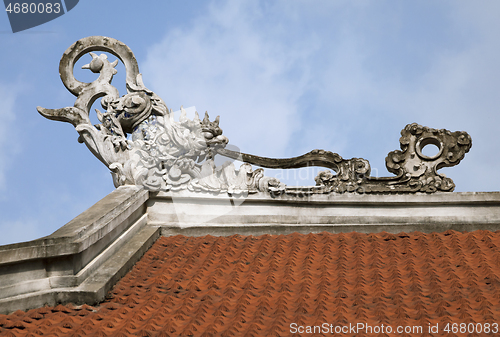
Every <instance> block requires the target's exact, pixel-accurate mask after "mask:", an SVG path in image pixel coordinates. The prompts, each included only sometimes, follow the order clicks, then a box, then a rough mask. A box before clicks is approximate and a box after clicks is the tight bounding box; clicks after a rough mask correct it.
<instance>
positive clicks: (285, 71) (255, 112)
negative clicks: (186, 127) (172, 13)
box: [142, 1, 311, 156]
mask: <svg viewBox="0 0 500 337" xmlns="http://www.w3.org/2000/svg"><path fill="white" fill-rule="evenodd" d="M281 34H282V33H281V28H280V27H279V26H273V25H272V24H269V23H268V22H267V23H266V22H265V20H264V19H263V14H262V8H260V7H259V6H258V3H256V2H252V1H243V2H236V1H227V2H225V3H222V4H220V6H216V5H214V4H213V5H212V6H209V10H208V12H207V13H205V14H204V16H203V17H201V18H196V20H193V25H192V26H191V27H190V28H188V29H184V30H181V29H178V30H175V31H170V32H169V33H168V34H167V35H166V36H165V38H164V39H163V40H162V41H161V42H160V43H158V44H157V45H155V46H154V47H153V48H152V49H151V50H150V52H149V53H148V58H147V61H146V63H145V64H144V65H143V66H142V70H143V73H144V80H145V82H146V85H147V86H149V87H151V88H152V89H153V90H155V92H156V93H157V94H159V95H160V96H161V97H162V98H163V99H164V100H165V102H166V103H167V105H169V107H171V108H173V110H177V109H178V107H179V106H180V105H184V106H191V105H196V106H197V107H198V108H199V109H200V110H201V111H199V112H200V114H201V113H204V111H205V110H208V112H209V114H210V115H211V119H213V118H215V116H217V115H221V127H222V129H223V130H224V133H225V135H226V136H227V137H228V138H229V140H230V143H232V144H234V145H236V146H238V147H240V148H241V149H242V151H244V152H251V153H257V154H261V155H269V156H272V155H280V154H283V151H284V149H285V147H286V146H287V144H288V142H289V138H290V136H291V134H292V132H293V131H294V130H297V129H298V128H299V124H298V122H297V118H298V116H299V111H298V104H297V99H298V97H299V96H300V94H301V93H302V91H303V87H304V83H305V79H306V77H307V69H306V68H305V64H306V62H302V61H303V60H304V59H305V58H307V55H308V53H309V51H308V50H310V49H311V48H309V47H311V46H307V45H306V46H304V48H303V49H297V48H292V47H290V46H289V45H287V44H286V43H285V42H284V41H283V40H282V39H281V38H280V37H281ZM291 72H293V73H294V74H295V75H294V76H295V79H294V80H293V81H290V73H291ZM270 144H272V146H270Z"/></svg>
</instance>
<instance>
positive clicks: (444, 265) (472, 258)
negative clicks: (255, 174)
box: [0, 231, 500, 336]
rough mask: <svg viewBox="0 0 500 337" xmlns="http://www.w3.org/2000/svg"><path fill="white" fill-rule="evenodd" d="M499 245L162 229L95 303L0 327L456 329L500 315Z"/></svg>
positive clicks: (448, 238)
mask: <svg viewBox="0 0 500 337" xmlns="http://www.w3.org/2000/svg"><path fill="white" fill-rule="evenodd" d="M499 246H500V232H489V231H476V232H470V233H459V232H454V231H447V232H444V233H432V234H424V233H418V232H414V233H400V234H389V233H378V234H374V233H371V234H361V233H348V234H329V233H320V234H308V235H301V234H297V233H294V234H290V235H279V236H271V235H263V236H259V237H252V236H241V235H234V236H231V237H213V236H204V237H185V236H172V237H162V238H160V239H159V240H158V241H157V242H156V243H155V244H154V245H153V246H152V247H151V249H150V250H149V251H148V252H147V253H146V254H145V255H144V257H143V258H142V259H141V261H139V262H138V263H137V264H136V266H135V267H134V268H133V269H132V270H131V271H130V272H129V273H128V274H127V275H126V276H125V277H124V278H123V279H122V280H121V281H119V282H118V284H116V286H115V287H114V288H113V289H112V290H111V291H110V293H109V294H108V297H109V298H108V299H107V300H106V301H105V302H104V303H101V305H99V306H96V307H92V306H89V305H82V306H73V305H58V306H56V307H52V308H49V307H44V308H39V309H34V310H30V311H28V312H23V311H16V312H14V313H12V314H10V315H0V335H1V336H38V335H42V334H43V335H50V336H71V335H73V336H86V335H89V334H92V335H94V336H130V335H134V336H289V335H292V334H291V332H290V324H291V323H297V325H301V326H314V325H321V324H323V323H329V324H334V325H341V324H347V325H348V324H349V323H352V324H356V323H365V324H369V325H373V326H376V325H380V324H385V325H391V326H393V327H396V326H398V325H401V326H414V325H420V326H423V328H424V329H423V334H420V335H426V336H454V335H457V334H454V333H452V332H450V333H445V332H444V331H442V329H443V328H444V326H445V324H447V323H469V322H472V323H490V324H491V323H495V322H497V321H498V320H499V319H500V269H499V267H500V252H499V251H498V249H497V247H499ZM429 323H430V324H436V323H439V324H440V328H441V331H440V332H439V333H437V334H436V333H429V332H428V331H427V328H428V325H429ZM295 335H297V336H298V335H300V334H295ZM303 335H308V336H309V335H310V336H315V335H318V336H322V335H325V334H321V333H319V334H318V333H316V334H314V333H311V334H303ZM326 335H330V334H326ZM331 335H334V334H331ZM337 335H338V334H337ZM365 335H370V334H365V333H364V332H362V333H358V334H357V336H365ZM376 335H377V336H386V335H391V334H386V333H379V334H376ZM400 335H401V336H414V335H415V334H411V333H406V334H405V333H403V334H400ZM470 335H471V336H473V335H480V334H470Z"/></svg>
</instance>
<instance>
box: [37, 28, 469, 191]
mask: <svg viewBox="0 0 500 337" xmlns="http://www.w3.org/2000/svg"><path fill="white" fill-rule="evenodd" d="M97 51H102V52H108V53H110V54H112V55H114V56H116V57H117V60H114V61H113V62H110V61H109V60H108V57H107V55H106V54H101V55H97V54H95V53H94V52H97ZM86 54H89V55H90V56H91V58H92V59H91V60H90V62H89V63H88V64H86V65H84V66H83V67H82V68H84V69H89V70H90V71H92V72H94V73H96V74H99V76H98V78H97V79H96V80H95V81H93V82H91V83H84V82H80V81H78V80H77V79H75V77H74V75H73V68H74V66H75V64H76V62H77V61H78V60H79V59H80V58H81V57H82V56H84V55H86ZM118 61H121V62H122V63H123V64H124V65H125V70H126V87H127V93H126V94H125V95H124V96H121V97H120V95H119V93H118V90H117V89H116V88H115V87H114V86H112V85H111V81H112V79H113V76H114V75H115V74H116V72H117V70H116V69H115V67H116V65H117V64H118ZM59 73H60V75H61V79H62V81H63V83H64V85H65V86H66V88H67V89H68V90H69V91H70V92H71V93H72V94H74V95H75V96H76V97H77V99H76V101H75V103H74V105H73V106H72V107H66V108H61V109H44V108H41V107H38V108H37V109H38V111H39V112H40V114H42V115H43V116H44V117H46V118H48V119H52V120H58V121H63V122H68V123H71V124H72V125H73V126H74V127H75V129H76V130H77V131H78V133H79V135H80V136H79V138H78V141H79V142H81V143H85V144H86V145H87V147H88V148H89V150H90V151H91V152H92V153H93V154H94V155H95V156H96V157H97V158H98V159H99V160H100V161H102V162H103V163H104V165H106V166H107V167H108V168H109V170H110V171H111V173H112V176H113V182H114V184H115V186H116V187H118V186H121V185H143V186H145V187H146V188H147V189H149V190H151V191H177V190H181V189H189V190H191V191H194V192H200V193H201V192H204V193H221V192H226V193H230V194H236V195H239V194H246V193H255V192H258V191H264V192H270V193H271V194H272V195H273V196H276V195H279V194H282V193H288V194H292V195H293V194H294V195H308V194H315V193H346V192H348V193H413V192H426V193H432V192H436V191H442V192H447V191H453V189H454V187H455V184H454V183H453V181H452V180H451V179H450V178H448V177H445V176H444V175H442V174H439V173H438V172H437V171H438V170H439V169H440V168H442V167H449V166H454V165H457V164H458V163H459V162H460V161H461V160H462V159H463V158H464V156H465V153H467V152H469V150H470V148H471V146H472V141H471V137H470V136H469V135H468V134H467V133H466V132H463V131H457V132H450V131H448V130H445V129H441V130H436V129H431V128H428V127H423V126H421V125H418V124H416V123H413V124H409V125H407V126H406V127H405V128H404V129H403V130H402V131H401V139H400V147H401V150H396V151H392V152H390V153H389V154H388V156H387V158H386V166H387V169H388V170H389V172H391V173H393V174H395V176H393V177H382V178H379V177H372V176H370V172H371V168H370V163H369V162H368V161H367V160H366V159H363V158H352V159H343V158H342V157H341V156H340V155H339V154H337V153H333V152H330V151H324V150H313V151H311V152H309V153H306V154H304V155H302V156H299V157H293V158H283V159H277V158H266V157H259V156H255V155H251V154H246V153H240V152H235V151H231V150H228V149H226V148H225V147H226V145H227V144H228V139H227V138H226V137H225V136H223V135H222V129H221V128H220V127H219V116H217V118H216V119H215V120H214V121H210V119H209V116H208V113H205V117H204V119H203V120H200V118H199V116H198V113H196V115H195V117H194V119H193V120H191V119H189V118H187V116H186V112H185V110H184V109H183V108H182V107H181V115H180V117H179V120H178V121H176V120H174V115H173V113H172V110H169V109H168V108H167V106H166V104H165V103H164V102H163V100H162V99H161V98H160V97H158V96H157V95H156V94H155V93H154V92H152V91H151V90H149V89H147V88H146V87H145V86H144V84H143V81H142V75H141V74H140V73H139V66H138V65H137V61H136V59H135V57H134V54H133V53H132V51H131V50H130V48H128V47H127V46H126V45H125V44H123V43H122V42H120V41H117V40H115V39H112V38H109V37H102V36H91V37H87V38H84V39H81V40H78V41H77V42H75V43H74V44H73V45H72V46H71V47H69V48H68V49H67V50H66V51H65V52H64V54H63V56H62V58H61V62H60V64H59ZM99 98H101V106H102V108H103V109H104V110H105V111H103V112H101V111H99V110H97V109H96V114H97V118H98V120H99V121H100V123H101V124H98V125H92V123H91V121H90V118H89V114H90V109H91V107H92V105H93V104H94V102H95V101H96V100H97V99H99ZM429 144H432V145H435V146H436V147H437V149H438V153H437V154H435V155H432V156H427V155H425V154H424V153H423V148H424V147H425V146H427V145H429ZM217 154H219V155H222V156H225V157H228V158H232V159H237V160H240V161H243V162H244V164H243V165H242V166H241V167H240V168H239V170H236V168H235V167H234V165H233V164H232V163H231V162H226V163H225V164H223V165H222V166H220V167H216V166H215V164H214V156H215V155H217ZM250 164H252V165H256V166H260V167H265V168H273V169H292V168H301V167H308V166H319V167H325V168H328V169H330V170H332V171H333V172H332V171H330V170H326V171H322V172H320V173H319V174H318V176H317V177H316V178H315V181H316V186H309V187H287V186H285V185H284V184H282V183H281V182H279V181H278V180H277V179H275V178H270V177H265V176H264V172H263V169H261V168H259V169H256V170H253V169H252V166H251V165H250Z"/></svg>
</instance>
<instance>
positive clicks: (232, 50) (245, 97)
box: [0, 0, 500, 244]
mask: <svg viewBox="0 0 500 337" xmlns="http://www.w3.org/2000/svg"><path fill="white" fill-rule="evenodd" d="M499 16H500V2H498V1H480V2H472V1H456V0H453V1H439V2H438V1H395V0H393V1H337V0H336V1H330V0H329V1H290V0H282V1H257V0H254V1H230V0H220V1H166V0H165V1H148V2H139V1H128V0H123V1H96V0H82V1H80V3H79V4H78V5H77V6H76V7H75V8H74V9H73V10H72V11H70V12H68V13H67V14H65V15H63V16H61V17H59V18H57V19H55V20H53V21H51V22H48V23H46V24H44V25H41V26H38V27H35V28H32V29H30V30H27V31H24V32H19V33H16V34H13V33H12V32H11V29H10V26H9V22H8V19H7V14H6V13H4V14H0V46H1V48H2V53H0V69H1V70H0V102H1V105H0V212H1V214H2V216H1V217H0V233H1V235H0V244H7V243H14V242H19V241H25V240H31V239H36V238H38V237H41V236H45V235H48V234H50V233H52V232H53V231H55V230H56V229H57V228H59V227H61V226H62V225H64V224H65V223H66V222H68V221H69V220H71V219H72V218H74V217H75V216H77V215H78V214H80V213H81V212H83V211H84V210H85V209H87V208H88V207H90V206H91V205H92V204H94V203H95V202H97V201H98V200H100V199H101V198H102V197H104V196H105V195H106V194H108V193H109V192H111V191H112V190H113V189H114V186H113V183H112V179H111V175H110V174H109V172H108V170H107V168H106V167H104V165H102V164H101V163H100V162H99V161H98V160H97V159H96V158H95V157H94V156H93V155H92V154H91V153H90V151H89V150H88V149H87V148H86V147H85V145H82V144H79V143H78V142H77V136H78V134H77V132H76V131H75V130H74V128H73V127H72V126H71V125H70V124H67V123H60V122H54V121H49V120H46V119H44V118H43V117H42V116H40V115H39V114H38V113H37V111H36V106H42V107H45V108H61V107H66V106H72V105H73V103H74V100H75V98H74V96H72V95H71V94H70V93H69V92H68V91H67V90H66V89H65V88H64V86H63V84H62V83H61V81H60V79H59V74H58V65H59V60H60V58H61V56H62V53H63V52H64V51H65V50H66V49H67V48H68V47H69V46H70V45H71V44H72V43H73V42H75V41H76V40H78V39H80V38H83V37H86V36H91V35H104V36H110V37H113V38H115V39H118V40H120V41H122V42H124V43H126V44H127V45H128V46H129V47H130V48H131V49H132V50H133V52H134V54H135V55H136V58H137V60H138V62H139V67H140V70H141V72H142V73H143V79H144V83H145V84H146V86H147V87H148V88H150V89H152V90H153V91H155V92H156V93H157V94H158V95H159V96H160V97H162V98H163V100H164V101H165V102H166V103H167V105H168V107H169V108H172V109H173V110H174V111H175V110H178V109H179V107H180V106H181V105H183V106H184V107H193V106H195V107H196V109H197V110H198V111H199V112H200V113H203V112H204V111H206V110H207V111H208V112H209V114H210V115H211V117H212V118H214V117H215V116H217V115H220V116H221V127H222V129H223V130H224V134H225V135H226V136H227V137H228V138H229V141H230V144H233V145H235V146H237V147H239V148H240V149H241V150H242V151H243V152H246V153H252V154H257V155H262V156H274V157H290V156H297V155H301V154H303V153H306V152H308V151H310V150H312V149H316V148H323V149H326V150H330V151H333V152H337V153H339V154H340V155H341V156H343V157H344V158H351V157H362V158H366V159H368V160H369V161H370V163H371V166H372V174H374V175H375V174H377V175H379V176H389V175H390V173H388V172H387V170H386V169H385V161H384V159H385V157H386V155H387V153H389V152H390V151H393V150H395V149H398V148H399V137H400V131H401V129H402V128H404V126H405V125H406V124H408V123H412V122H417V123H419V124H422V125H425V126H429V127H433V128H446V129H449V130H451V131H457V130H464V131H467V132H469V134H470V135H471V136H472V140H473V146H472V149H471V151H470V153H468V154H467V155H466V157H465V159H464V160H463V161H462V163H460V164H459V165H458V166H456V167H453V168H447V169H444V170H443V172H445V173H446V175H447V176H449V177H451V178H452V179H453V180H454V182H455V184H456V185H457V188H456V191H499V190H500V177H499V174H498V167H499V164H500V159H499V156H498V152H499V151H498V149H497V146H498V144H499V140H498V129H499V126H500V117H499V116H500V114H499V109H500V95H499V94H498V91H499V88H500V62H499V60H500V40H499V39H498V36H500V21H499V20H498V17H499ZM89 60H90V56H88V57H87V56H84V57H83V58H82V59H81V60H80V62H79V63H78V65H83V64H85V63H87V62H88V61H89ZM80 63H81V64H80ZM117 69H118V71H119V72H120V70H121V74H123V70H124V69H123V67H121V68H120V67H118V68H117ZM87 72H88V71H87ZM91 75H92V74H91V73H90V72H89V73H88V74H87V73H86V72H85V71H83V70H82V71H79V72H76V76H77V78H81V79H82V80H83V79H86V80H89V81H91V80H92V77H91ZM78 76H80V77H78ZM89 76H90V77H89ZM113 84H115V85H116V86H117V87H118V88H119V89H120V93H121V94H124V93H125V92H124V77H120V76H117V77H115V79H114V81H113ZM94 120H96V119H94ZM299 173H301V174H299ZM268 174H270V175H271V174H276V175H278V176H279V177H281V178H283V180H285V181H286V182H287V183H288V184H295V180H294V174H295V175H296V176H297V177H299V176H301V177H302V178H304V179H306V181H305V182H304V180H301V181H302V182H303V183H302V184H313V178H314V176H313V175H312V174H311V173H310V172H307V171H300V172H297V171H293V172H292V173H289V174H288V176H285V174H284V173H282V172H268ZM307 179H308V180H307Z"/></svg>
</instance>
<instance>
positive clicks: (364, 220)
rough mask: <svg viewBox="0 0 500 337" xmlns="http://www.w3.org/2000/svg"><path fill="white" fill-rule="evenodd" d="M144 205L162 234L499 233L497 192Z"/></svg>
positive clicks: (193, 199) (171, 197)
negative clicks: (475, 231)
mask: <svg viewBox="0 0 500 337" xmlns="http://www.w3.org/2000/svg"><path fill="white" fill-rule="evenodd" d="M147 205H148V223H149V224H154V225H156V226H161V227H162V233H163V234H164V235H173V234H184V235H193V236H196V235H206V234H211V235H231V234H235V233H238V234H248V235H260V234H265V233H273V234H287V233H291V232H301V233H310V232H313V233H314V232H322V231H329V232H334V233H338V232H352V231H358V232H380V231H387V232H392V233H398V232H402V231H409V232H411V231H422V232H435V231H437V232H442V231H446V230H448V229H454V230H457V231H471V230H477V229H485V230H497V229H500V193H499V192H481V193H474V192H467V193H436V194H431V195H427V194H406V195H373V194H371V195H368V194H365V195H359V194H344V195H338V194H337V195H335V194H328V195H312V196H306V197H303V198H300V197H294V196H290V195H282V196H280V197H277V198H270V197H269V196H268V195H267V194H264V193H257V194H252V195H249V196H247V197H229V196H227V195H210V194H200V193H191V192H189V191H182V192H180V193H179V192H177V193H158V194H156V195H153V196H151V198H150V200H149V201H148V203H147Z"/></svg>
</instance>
